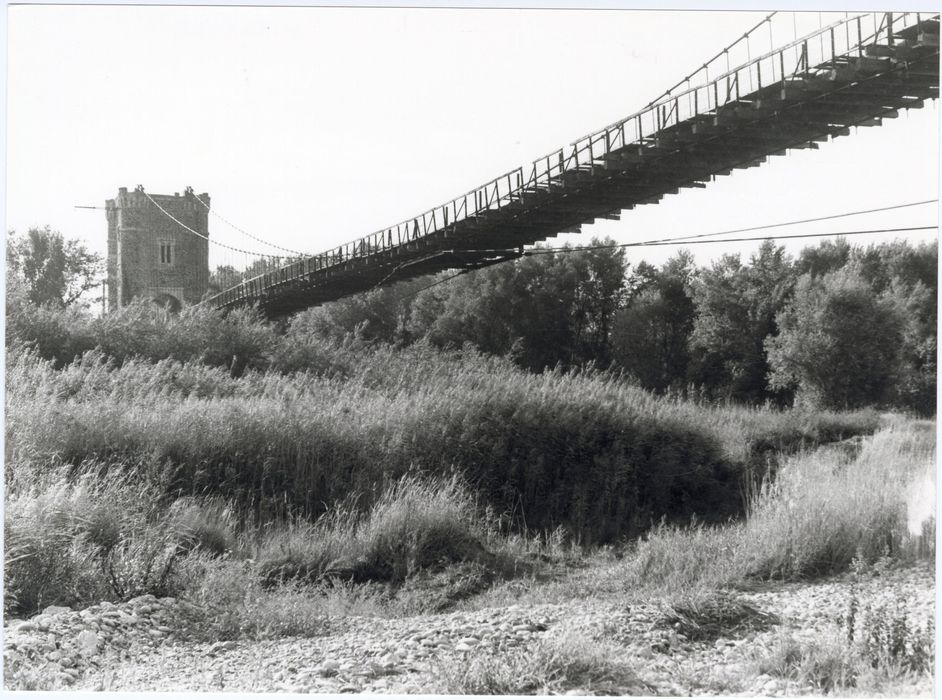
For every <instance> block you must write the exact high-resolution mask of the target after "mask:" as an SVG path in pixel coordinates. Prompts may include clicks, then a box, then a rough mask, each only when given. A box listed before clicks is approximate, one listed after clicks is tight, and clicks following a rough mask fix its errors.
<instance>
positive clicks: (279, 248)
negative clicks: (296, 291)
mask: <svg viewBox="0 0 942 700" xmlns="http://www.w3.org/2000/svg"><path fill="white" fill-rule="evenodd" d="M193 196H194V197H196V201H197V202H199V203H200V204H202V205H203V206H204V207H206V211H208V212H209V213H210V214H212V215H213V216H215V217H216V218H217V219H220V220H222V221H224V222H225V223H226V224H228V225H229V226H231V227H232V228H234V229H235V230H236V231H238V232H239V233H241V234H243V235H245V236H248V237H249V238H251V239H252V240H253V241H257V242H258V243H261V244H263V245H267V246H270V247H272V248H277V249H278V250H283V251H285V252H286V253H291V254H292V255H301V256H308V255H310V253H302V252H301V251H299V250H292V249H291V248H285V247H284V246H280V245H277V244H275V243H270V242H269V241H266V240H263V239H261V238H259V237H258V236H253V235H252V234H251V233H249V232H248V231H246V230H245V229H243V228H240V227H238V226H236V225H235V224H234V223H232V222H231V221H229V219H227V218H226V217H224V216H223V215H222V214H220V213H218V212H217V211H216V210H215V209H213V208H211V207H210V206H209V205H208V204H207V203H206V202H204V201H203V200H202V199H200V198H199V196H198V195H196V194H194V195H193Z"/></svg>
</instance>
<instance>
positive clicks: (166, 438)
mask: <svg viewBox="0 0 942 700" xmlns="http://www.w3.org/2000/svg"><path fill="white" fill-rule="evenodd" d="M334 352H336V353H337V354H338V355H343V356H344V358H345V361H346V363H347V364H346V368H345V369H344V371H343V372H342V373H339V374H338V373H333V372H332V373H328V375H327V376H324V375H318V374H314V373H310V372H302V373H293V374H287V375H279V374H274V373H261V372H254V371H248V372H247V373H246V374H245V375H244V376H242V377H241V378H239V379H237V380H236V379H233V378H232V377H231V376H230V375H229V373H227V372H226V370H224V369H213V368H210V367H205V366H202V365H201V364H199V363H194V362H183V363H181V362H175V361H173V360H165V361H162V362H159V363H156V364H151V363H147V362H143V361H140V360H133V359H130V360H127V361H125V362H124V363H123V364H122V365H120V366H119V365H117V364H116V363H114V362H110V361H107V360H105V358H104V356H103V355H101V354H99V353H94V352H93V353H87V354H86V355H84V356H83V357H82V358H81V359H80V360H79V361H77V362H75V363H72V364H71V365H69V366H67V367H66V368H64V369H62V370H56V369H55V367H54V366H53V365H52V364H51V363H50V362H48V361H42V360H40V359H38V358H37V357H36V356H35V355H30V354H20V355H19V356H16V357H12V358H11V362H10V364H9V366H8V386H9V387H10V391H9V393H8V396H7V416H8V424H7V435H8V451H9V452H10V454H11V455H12V456H13V457H14V462H17V463H19V464H21V465H23V468H29V465H33V467H34V468H36V469H42V468H43V465H45V464H49V463H63V464H67V465H72V466H77V465H80V464H82V463H83V462H85V461H88V460H96V461H100V462H104V463H119V464H136V465H142V466H146V467H148V468H151V469H159V470H160V471H161V472H162V473H163V475H164V481H165V483H166V485H167V488H168V489H169V490H171V491H172V492H174V493H181V494H205V493H213V494H218V495H221V496H223V497H226V498H233V499H235V500H237V501H239V502H240V503H243V504H253V505H254V507H255V509H256V514H257V516H258V517H259V518H264V517H268V516H270V515H272V514H273V513H275V512H282V513H283V512H285V511H291V512H294V513H300V514H303V515H307V516H317V515H319V514H320V513H322V512H324V510H325V509H326V507H327V505H328V504H330V503H333V502H335V501H338V500H341V499H343V498H345V497H346V496H347V495H348V494H350V493H358V494H362V498H363V499H365V501H364V503H365V504H367V505H368V503H369V502H371V500H373V499H375V498H376V497H378V494H379V493H380V491H381V487H382V485H383V484H385V483H388V482H389V481H390V480H395V479H397V478H399V477H400V476H402V475H403V474H405V473H406V472H408V471H410V470H411V469H413V468H416V469H422V470H426V471H428V472H430V473H436V474H443V473H448V472H450V471H451V470H452V469H453V468H458V469H460V470H461V471H462V472H463V473H464V474H465V476H466V477H467V479H468V480H469V481H470V482H471V483H472V484H473V485H474V487H475V488H476V489H477V490H478V491H479V492H480V493H481V494H482V495H483V496H484V498H486V499H487V500H488V502H490V503H491V504H492V505H493V506H494V507H495V508H496V509H497V510H498V511H507V512H512V513H514V516H515V520H516V522H515V525H516V526H517V527H521V528H522V527H525V528H529V529H532V530H544V529H552V528H555V527H556V526H559V525H564V526H566V527H567V528H568V529H569V531H570V532H572V533H574V534H575V535H576V536H577V537H578V538H580V539H581V540H582V541H584V542H587V543H588V542H594V541H609V540H612V539H615V538H618V537H622V536H626V535H629V536H630V535H633V534H637V533H640V532H643V531H645V530H646V529H647V528H649V527H650V526H651V525H652V524H653V523H655V522H658V521H659V520H660V519H662V518H664V517H667V518H668V519H670V520H673V521H686V520H688V519H689V518H690V517H691V516H693V515H695V514H696V515H697V516H699V517H700V518H702V519H704V520H706V521H722V520H724V519H726V518H728V517H730V516H732V515H735V514H736V513H738V512H739V511H740V510H741V507H742V499H741V494H740V487H741V480H742V478H743V476H744V474H745V473H746V472H747V471H748V470H749V469H752V468H759V469H764V468H765V465H764V460H765V455H766V453H767V451H768V450H770V449H773V448H777V449H794V448H796V447H797V446H799V445H801V444H803V443H813V442H817V441H820V440H827V439H833V438H836V437H841V436H846V435H850V434H856V433H860V432H866V431H869V430H872V429H873V427H874V426H875V424H876V416H875V415H874V414H872V413H865V412H864V413H857V414H848V415H841V414H804V413H797V412H776V411H771V410H764V409H747V408H737V407H732V406H720V407H717V406H700V405H694V404H690V403H685V402H682V401H678V400H670V399H658V398H655V397H652V396H651V395H650V394H648V393H646V392H644V391H642V390H640V389H638V388H636V387H633V386H630V385H628V384H626V383H624V382H622V381H620V380H618V379H616V378H613V377H611V376H609V375H606V374H601V373H581V374H580V373H568V374H567V373H562V372H546V373H544V374H542V375H531V374H527V373H525V372H522V371H520V370H517V369H515V368H513V367H512V366H511V365H510V364H509V363H508V362H505V361H502V360H499V359H494V358H485V357H482V356H480V355H477V354H475V353H472V352H461V353H453V354H449V355H442V354H441V353H438V352H436V351H434V350H432V349H430V348H428V347H425V346H421V345H418V346H413V347H412V348H409V349H407V350H405V351H395V350H393V349H390V348H379V349H368V348H363V347H359V348H350V347H346V348H335V349H334Z"/></svg>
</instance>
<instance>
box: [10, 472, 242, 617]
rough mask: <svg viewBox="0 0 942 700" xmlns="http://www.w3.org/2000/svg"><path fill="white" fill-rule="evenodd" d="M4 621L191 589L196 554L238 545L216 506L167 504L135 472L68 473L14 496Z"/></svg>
mask: <svg viewBox="0 0 942 700" xmlns="http://www.w3.org/2000/svg"><path fill="white" fill-rule="evenodd" d="M5 505H6V508H5V511H4V538H5V552H4V554H5V562H4V574H5V596H4V612H5V613H7V614H14V615H23V614H27V615H28V614H31V613H33V612H35V611H36V610H40V609H42V608H43V607H45V606H48V605H69V606H74V605H86V604H92V603H94V602H98V601H101V600H115V599H126V598H131V597H134V596H136V595H141V594H144V593H152V594H154V595H175V594H177V593H179V592H180V591H181V590H183V589H184V588H185V587H186V585H187V584H186V581H187V576H188V575H189V574H188V571H189V569H190V568H191V565H192V563H193V562H192V558H191V554H193V553H195V552H203V551H209V552H219V551H225V550H226V549H229V548H231V547H232V546H233V543H234V533H233V530H232V526H231V522H229V520H228V519H227V516H226V515H225V513H226V510H225V507H224V506H223V505H222V504H220V503H219V502H209V503H207V508H205V509H201V508H200V507H199V505H198V504H194V503H191V502H181V503H173V502H172V501H171V502H169V503H168V501H167V499H166V497H165V494H164V493H163V492H162V490H161V489H159V488H158V487H156V486H154V485H153V484H151V483H148V482H147V481H146V480H142V479H141V478H140V477H139V476H138V475H135V474H133V473H131V472H130V471H129V470H118V469H112V470H108V471H104V470H102V469H101V468H100V467H98V466H96V465H91V466H86V468H85V469H84V470H83V471H82V472H81V473H79V474H78V475H76V476H75V477H72V478H70V477H69V475H68V474H67V473H66V471H65V470H62V469H60V470H58V471H55V472H53V473H51V474H49V475H47V476H46V477H45V478H44V479H43V480H42V481H40V482H39V483H37V484H35V485H33V486H32V487H30V488H18V489H17V490H15V491H11V492H10V493H8V495H7V501H6V504H5Z"/></svg>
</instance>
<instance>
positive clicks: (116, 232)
mask: <svg viewBox="0 0 942 700" xmlns="http://www.w3.org/2000/svg"><path fill="white" fill-rule="evenodd" d="M151 197H152V198H153V199H154V201H155V202H157V203H158V204H159V205H160V206H161V207H163V208H164V209H165V210H166V211H167V212H168V213H169V214H170V215H172V216H173V217H174V218H176V219H177V220H179V221H180V222H181V223H182V224H185V225H186V226H188V227H189V228H191V229H193V230H194V231H197V232H198V233H200V234H201V235H203V236H207V237H208V236H209V222H208V216H209V211H208V209H207V208H206V207H204V206H203V205H202V204H200V202H199V201H197V199H196V196H195V195H194V193H193V191H192V190H190V189H189V188H188V189H187V190H186V191H185V192H184V194H183V195H182V196H181V195H179V194H173V195H151ZM199 198H200V200H202V201H203V202H204V203H205V204H206V205H207V206H209V203H210V202H209V195H208V194H205V193H204V194H201V195H199ZM106 211H107V217H108V307H109V309H116V308H118V307H119V306H124V305H125V304H127V303H128V302H129V301H130V300H131V299H132V298H135V297H147V298H151V299H155V300H157V301H160V302H163V303H166V302H170V303H171V305H172V306H174V307H178V306H179V305H180V304H181V303H185V304H193V303H196V302H198V301H200V299H202V297H203V295H204V294H205V293H206V291H207V289H208V285H209V242H208V241H207V240H206V239H205V238H200V237H199V236H197V235H195V234H194V233H192V232H190V231H188V230H187V229H186V228H184V227H183V226H181V225H180V224H178V223H176V222H175V221H173V220H172V219H171V218H170V217H168V216H167V214H164V213H163V212H162V211H160V209H159V208H158V207H157V206H155V205H154V203H153V202H151V201H150V199H148V197H147V195H145V194H144V192H143V190H141V189H137V190H135V191H132V192H128V191H127V188H124V187H122V188H120V189H119V191H118V196H117V197H116V198H115V199H109V200H108V201H107V202H106ZM161 245H164V246H167V245H169V246H170V261H169V262H167V261H165V260H162V259H161Z"/></svg>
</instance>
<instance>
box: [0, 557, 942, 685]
mask: <svg viewBox="0 0 942 700" xmlns="http://www.w3.org/2000/svg"><path fill="white" fill-rule="evenodd" d="M734 598H735V601H736V603H737V605H738V606H739V608H740V610H741V611H743V610H745V611H747V612H748V614H746V615H741V616H739V617H738V618H736V619H735V621H729V623H728V624H725V625H724V624H723V621H722V619H721V618H717V619H718V620H719V624H706V623H704V622H703V620H700V621H699V622H698V620H697V618H696V617H695V616H693V617H691V616H690V615H685V614H683V612H678V610H677V609H676V608H671V607H669V606H666V604H664V603H646V604H629V603H626V602H624V601H622V602H619V601H617V600H613V599H611V598H608V599H593V598H592V596H591V592H590V591H586V596H585V598H584V599H582V600H577V601H572V602H566V603H554V604H540V605H527V606H522V605H509V606H506V607H497V608H488V609H482V610H473V611H462V612H451V613H445V614H439V615H425V616H417V617H407V618H399V619H379V618H365V617H342V618H333V619H331V620H328V621H325V625H324V628H323V630H322V634H321V636H316V637H309V638H283V639H274V640H266V641H249V640H244V641H224V642H218V641H217V642H211V641H197V638H198V635H196V636H195V635H194V632H195V630H194V627H193V625H194V624H196V621H198V620H199V612H200V611H199V610H197V609H195V608H194V606H192V605H190V604H188V603H186V602H183V601H179V600H175V599H171V598H164V599H155V598H153V597H150V596H144V597H141V598H137V599H134V600H131V601H129V602H126V603H121V604H118V605H113V604H110V603H102V604H101V605H98V606H94V607H92V608H89V609H87V610H82V611H72V610H69V609H67V608H49V609H47V610H45V611H44V612H43V614H41V615H38V616H36V617H34V618H32V619H29V620H25V621H16V620H13V621H9V623H8V624H7V625H6V626H5V629H4V660H5V671H4V675H5V686H6V687H7V688H8V689H17V688H20V689H22V688H29V687H38V688H60V689H65V688H71V689H81V690H135V691H158V690H159V691H163V690H172V691H218V690H240V691H252V692H270V691H282V692H288V693H430V692H442V687H441V685H440V683H439V677H440V675H441V672H442V670H443V669H447V668H456V667H460V666H461V665H463V664H467V663H468V662H469V661H470V660H472V659H474V658H476V657H479V656H481V655H487V654H494V653H496V654H501V655H502V654H504V653H505V652H509V651H511V650H513V649H532V648H533V647H534V645H539V644H541V643H546V642H551V641H552V640H561V643H562V645H563V646H562V647H561V648H565V645H566V644H570V645H572V644H578V640H600V641H603V642H605V643H606V644H608V645H610V646H609V647H607V648H610V649H613V650H614V652H613V653H617V654H620V655H622V660H624V661H625V662H627V663H628V664H630V666H631V667H632V668H633V669H634V672H635V673H636V675H637V678H638V680H639V682H638V683H637V684H633V685H629V686H625V687H619V688H611V687H608V688H607V692H614V693H615V694H646V695H667V696H679V695H720V694H722V695H733V694H741V695H803V694H820V693H821V691H820V689H816V688H814V687H813V686H811V685H809V684H807V683H804V684H803V683H801V682H798V681H794V680H789V679H786V678H782V677H774V676H772V675H768V674H764V673H762V672H761V669H760V668H759V666H758V664H757V660H759V659H762V658H763V657H765V656H767V655H768V654H769V653H771V651H772V650H773V649H774V648H775V647H776V646H777V645H779V646H780V645H781V644H782V643H783V640H786V639H789V638H794V639H796V640H797V641H799V642H801V641H802V640H804V641H807V642H810V643H814V642H815V641H820V640H822V639H825V638H827V637H828V635H833V634H835V633H838V632H839V631H840V630H841V627H840V625H839V620H841V619H846V617H847V615H848V611H849V610H857V611H858V615H863V612H862V611H873V610H883V611H884V612H885V611H894V612H893V615H894V616H895V617H894V618H893V619H900V618H901V616H902V617H905V619H906V620H908V621H909V624H920V625H924V624H925V623H926V621H927V620H930V619H933V617H934V607H935V603H934V600H935V582H934V577H933V573H932V571H931V569H930V568H929V567H928V566H926V565H922V566H919V567H912V568H906V569H902V570H886V571H882V572H878V573H877V574H876V575H874V574H870V575H868V576H865V577H863V578H860V577H855V576H853V575H846V576H843V577H839V578H834V579H830V580H827V581H823V582H814V583H798V584H787V585H776V586H768V587H763V588H761V589H756V590H751V591H742V592H737V593H735V594H734ZM852 601H854V602H853V603H852ZM845 627H846V625H845ZM583 686H584V684H583ZM597 690H598V689H597V688H593V687H591V686H589V687H585V686H584V687H579V686H578V685H572V684H570V686H569V687H565V686H563V687H560V688H559V691H560V692H566V693H567V694H576V695H578V694H585V695H587V694H592V693H594V692H597ZM907 694H912V695H924V696H932V695H933V687H932V679H931V678H930V677H929V675H928V674H927V675H926V677H925V678H924V679H923V680H922V681H920V682H917V683H916V684H915V685H914V686H913V687H912V688H908V689H907Z"/></svg>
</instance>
